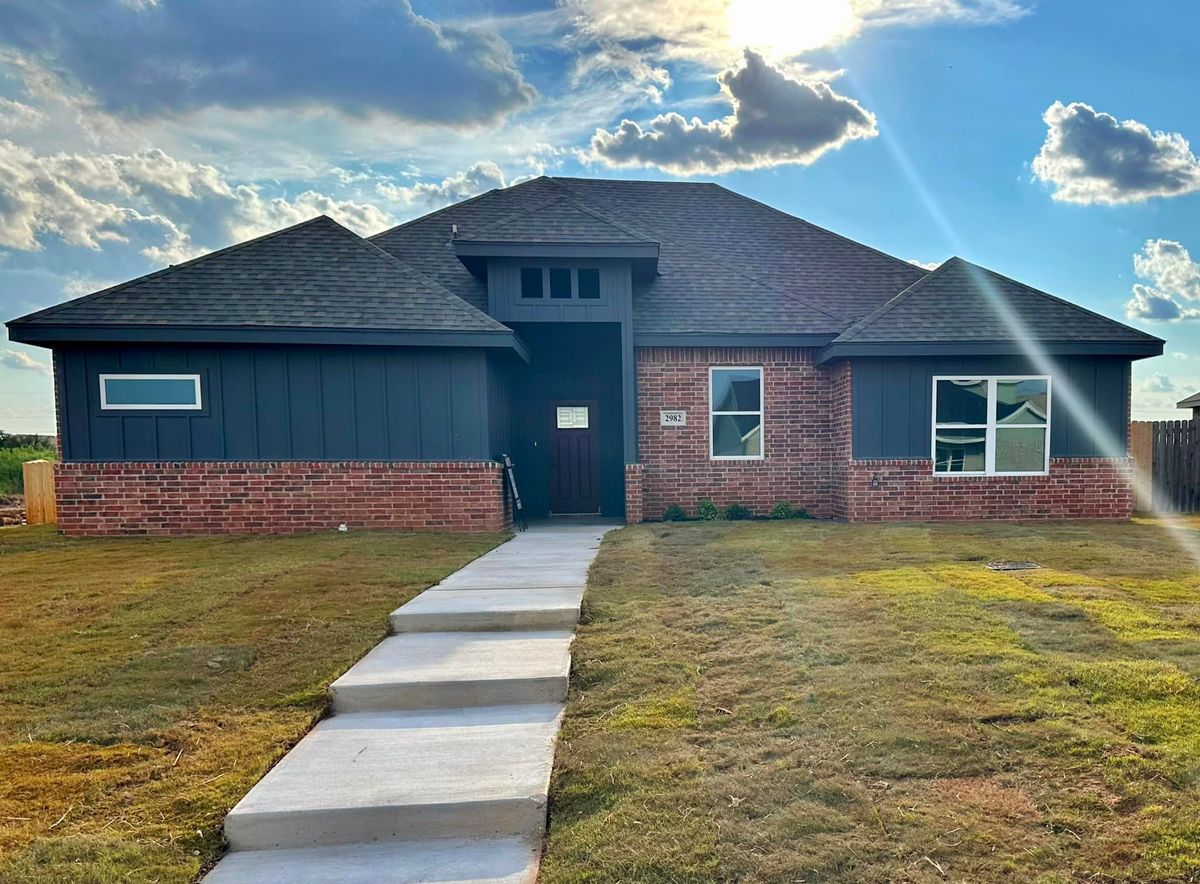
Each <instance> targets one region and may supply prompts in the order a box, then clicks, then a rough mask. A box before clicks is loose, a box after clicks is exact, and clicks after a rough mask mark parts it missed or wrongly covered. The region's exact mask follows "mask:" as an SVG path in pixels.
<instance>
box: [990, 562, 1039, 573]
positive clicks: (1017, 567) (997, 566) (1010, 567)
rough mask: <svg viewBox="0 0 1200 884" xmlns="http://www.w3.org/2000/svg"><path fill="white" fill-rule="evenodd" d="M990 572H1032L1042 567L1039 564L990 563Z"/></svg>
mask: <svg viewBox="0 0 1200 884" xmlns="http://www.w3.org/2000/svg"><path fill="white" fill-rule="evenodd" d="M987 566H988V570H990V571H1032V570H1033V569H1034V568H1040V567H1042V566H1041V565H1039V564H1038V563H1037V562H988V563H987Z"/></svg>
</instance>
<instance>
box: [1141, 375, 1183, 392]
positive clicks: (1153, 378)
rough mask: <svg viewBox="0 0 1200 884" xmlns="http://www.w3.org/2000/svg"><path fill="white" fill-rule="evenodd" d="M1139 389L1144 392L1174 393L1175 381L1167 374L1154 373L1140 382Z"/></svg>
mask: <svg viewBox="0 0 1200 884" xmlns="http://www.w3.org/2000/svg"><path fill="white" fill-rule="evenodd" d="M1138 389H1139V390H1141V391H1142V392H1143V393H1174V392H1175V382H1174V381H1172V380H1171V379H1170V378H1169V377H1167V376H1166V375H1165V374H1152V375H1150V377H1148V378H1145V379H1144V380H1143V381H1142V382H1141V383H1140V384H1138Z"/></svg>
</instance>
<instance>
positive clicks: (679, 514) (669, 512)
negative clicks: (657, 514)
mask: <svg viewBox="0 0 1200 884" xmlns="http://www.w3.org/2000/svg"><path fill="white" fill-rule="evenodd" d="M662 519H663V521H664V522H684V521H687V513H685V512H684V511H683V507H681V506H680V505H679V504H677V503H673V504H671V505H670V506H669V507H667V508H666V509H665V510H663V515H662Z"/></svg>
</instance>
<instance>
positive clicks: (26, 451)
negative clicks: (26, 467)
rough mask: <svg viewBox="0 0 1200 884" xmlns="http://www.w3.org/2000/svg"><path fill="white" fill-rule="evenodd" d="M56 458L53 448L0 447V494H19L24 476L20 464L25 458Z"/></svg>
mask: <svg viewBox="0 0 1200 884" xmlns="http://www.w3.org/2000/svg"><path fill="white" fill-rule="evenodd" d="M39 459H41V460H57V459H58V455H57V454H55V452H54V449H53V448H0V495H3V494H21V493H22V492H23V491H24V490H25V477H24V474H23V471H22V470H21V464H23V463H25V461H27V460H39Z"/></svg>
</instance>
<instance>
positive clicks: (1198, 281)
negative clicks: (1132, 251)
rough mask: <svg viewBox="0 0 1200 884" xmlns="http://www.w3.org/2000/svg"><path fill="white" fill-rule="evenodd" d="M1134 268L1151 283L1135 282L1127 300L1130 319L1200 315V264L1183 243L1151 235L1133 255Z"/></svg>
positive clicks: (1169, 320)
mask: <svg viewBox="0 0 1200 884" xmlns="http://www.w3.org/2000/svg"><path fill="white" fill-rule="evenodd" d="M1133 271H1134V273H1136V274H1137V275H1138V276H1139V277H1141V278H1142V279H1145V280H1147V281H1148V282H1149V283H1150V285H1143V284H1142V283H1135V284H1134V286H1133V297H1132V298H1130V299H1129V301H1127V302H1126V304H1125V315H1126V316H1128V317H1129V318H1130V319H1144V320H1147V321H1150V322H1172V321H1175V320H1180V319H1200V264H1197V263H1196V262H1195V261H1193V260H1192V256H1191V254H1190V253H1189V252H1188V250H1187V249H1186V248H1184V247H1183V245H1182V244H1181V243H1177V242H1174V241H1173V240H1169V239H1149V240H1146V244H1145V245H1143V246H1142V250H1141V251H1140V252H1138V253H1137V254H1136V255H1134V256H1133Z"/></svg>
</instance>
